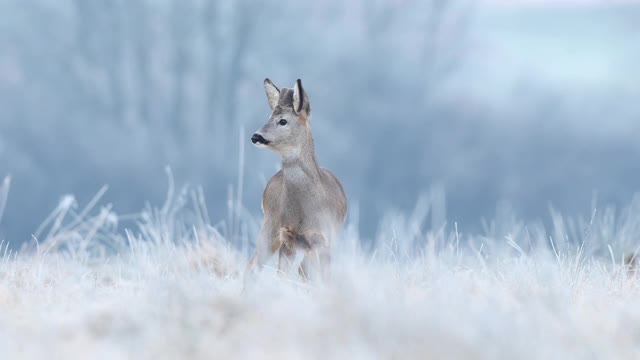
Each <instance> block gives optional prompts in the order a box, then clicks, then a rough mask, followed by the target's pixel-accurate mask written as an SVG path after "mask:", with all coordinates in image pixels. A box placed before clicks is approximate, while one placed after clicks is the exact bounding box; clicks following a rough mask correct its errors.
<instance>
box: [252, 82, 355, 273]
mask: <svg viewBox="0 0 640 360" xmlns="http://www.w3.org/2000/svg"><path fill="white" fill-rule="evenodd" d="M264 84H265V91H266V94H267V100H268V101H269V106H270V107H271V109H272V114H271V117H270V118H269V120H268V121H267V123H266V124H265V125H264V126H263V127H262V128H261V129H260V130H259V131H258V132H257V133H256V134H258V135H260V136H262V137H263V138H264V139H266V140H268V141H269V144H268V145H266V147H268V148H269V149H270V150H273V151H275V152H277V153H278V154H279V155H280V157H281V159H282V170H280V171H278V172H277V173H276V174H275V175H274V176H273V177H272V178H271V179H270V180H269V182H268V183H267V186H266V187H265V190H264V193H263V195H262V211H263V212H264V221H263V223H262V226H261V229H260V234H259V236H258V240H257V243H256V253H255V254H254V256H253V258H252V260H251V261H250V263H249V266H248V269H247V270H248V271H251V270H252V269H253V268H254V267H255V266H259V265H262V264H264V262H265V261H266V260H267V259H268V258H269V257H271V256H272V255H273V254H274V253H275V252H276V251H278V250H279V251H280V261H279V265H278V267H279V269H280V270H281V271H283V272H288V271H289V270H290V267H291V265H292V262H293V258H294V257H295V253H296V250H298V249H299V250H303V251H305V257H304V259H303V261H302V264H301V266H300V268H299V272H300V274H302V275H304V276H305V277H308V276H309V275H310V273H311V272H313V271H314V270H313V268H314V267H317V268H321V269H318V270H321V271H322V270H323V269H324V270H326V268H327V265H328V262H329V259H330V252H331V245H332V243H333V240H334V239H335V237H336V236H337V234H338V233H339V231H340V230H341V228H342V226H343V224H344V221H345V217H346V213H347V200H346V196H345V193H344V189H343V188H342V185H341V184H340V181H339V180H338V178H337V177H336V176H335V175H334V174H333V173H331V172H330V171H329V170H327V169H324V168H321V167H320V166H318V163H317V161H316V157H315V149H314V145H313V136H312V135H311V123H310V118H311V106H310V103H309V97H308V95H307V93H306V92H305V91H304V89H303V88H302V83H301V82H300V80H298V81H297V82H296V84H295V86H294V88H293V89H288V88H282V89H278V88H277V87H276V86H275V85H274V84H273V83H272V82H271V81H270V80H269V79H266V80H265V83H264ZM282 119H285V120H287V123H286V124H285V125H281V124H279V122H280V120H282Z"/></svg>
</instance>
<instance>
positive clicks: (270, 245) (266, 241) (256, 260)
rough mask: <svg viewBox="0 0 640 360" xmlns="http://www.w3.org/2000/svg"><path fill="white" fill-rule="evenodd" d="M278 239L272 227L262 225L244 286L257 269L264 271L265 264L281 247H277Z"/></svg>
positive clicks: (246, 272) (245, 275) (246, 270)
mask: <svg viewBox="0 0 640 360" xmlns="http://www.w3.org/2000/svg"><path fill="white" fill-rule="evenodd" d="M276 242H277V239H276V238H275V236H274V234H273V231H272V227H271V226H270V225H269V224H267V223H266V222H263V223H262V226H261V227H260V232H259V233H258V239H257V240H256V250H255V252H254V253H253V255H252V256H251V259H249V263H248V264H247V268H246V269H245V272H244V284H245V287H246V285H247V282H248V280H249V279H250V278H251V277H252V275H253V274H254V272H255V271H256V268H259V269H262V267H263V266H264V264H265V263H266V262H267V261H268V260H269V259H270V258H271V257H272V256H273V254H274V253H275V252H276V251H277V250H278V247H279V245H278V246H277V247H276V246H275V245H274V244H276Z"/></svg>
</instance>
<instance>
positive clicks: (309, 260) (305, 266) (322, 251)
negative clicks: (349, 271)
mask: <svg viewBox="0 0 640 360" xmlns="http://www.w3.org/2000/svg"><path fill="white" fill-rule="evenodd" d="M304 240H305V242H306V243H307V244H308V247H307V252H306V254H305V256H304V259H302V262H301V263H300V268H299V269H298V272H299V273H300V276H302V277H303V278H305V279H306V280H315V279H317V278H320V279H327V278H328V276H329V267H330V265H331V247H330V245H329V242H328V241H327V238H326V237H325V236H324V235H323V234H322V233H317V232H312V233H308V234H307V235H306V236H304Z"/></svg>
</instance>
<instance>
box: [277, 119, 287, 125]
mask: <svg viewBox="0 0 640 360" xmlns="http://www.w3.org/2000/svg"><path fill="white" fill-rule="evenodd" d="M278 124H280V125H282V126H285V125H287V120H285V119H280V121H278Z"/></svg>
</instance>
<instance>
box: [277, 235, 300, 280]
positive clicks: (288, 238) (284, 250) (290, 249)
mask: <svg viewBox="0 0 640 360" xmlns="http://www.w3.org/2000/svg"><path fill="white" fill-rule="evenodd" d="M297 235H298V234H297V232H296V231H295V230H294V229H293V228H292V227H288V226H285V227H282V228H280V233H279V240H280V258H279V260H278V270H279V271H280V273H281V274H289V273H290V272H291V268H292V266H293V262H294V261H295V258H296V240H297Z"/></svg>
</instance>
